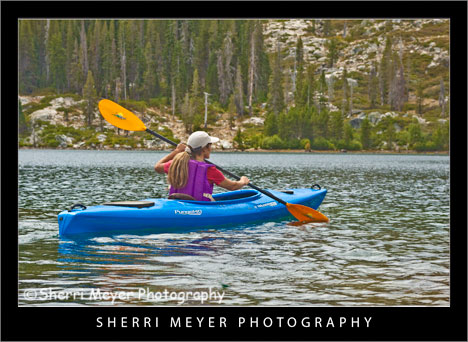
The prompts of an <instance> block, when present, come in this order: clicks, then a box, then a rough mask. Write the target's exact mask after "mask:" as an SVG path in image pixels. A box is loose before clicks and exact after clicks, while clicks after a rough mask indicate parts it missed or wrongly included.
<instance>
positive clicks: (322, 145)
mask: <svg viewBox="0 0 468 342" xmlns="http://www.w3.org/2000/svg"><path fill="white" fill-rule="evenodd" d="M312 149H314V150H334V149H335V146H334V145H333V144H332V143H331V142H329V141H328V140H327V139H325V138H323V137H318V138H316V139H314V141H313V142H312Z"/></svg>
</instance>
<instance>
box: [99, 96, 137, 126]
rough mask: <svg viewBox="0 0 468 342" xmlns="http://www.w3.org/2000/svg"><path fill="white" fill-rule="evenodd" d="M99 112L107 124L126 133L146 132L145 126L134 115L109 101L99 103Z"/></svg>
mask: <svg viewBox="0 0 468 342" xmlns="http://www.w3.org/2000/svg"><path fill="white" fill-rule="evenodd" d="M99 111H100V112H101V114H102V116H103V117H104V119H106V121H107V122H108V123H110V124H111V125H113V126H115V127H118V128H120V129H124V130H126V131H146V126H145V124H144V123H143V121H141V120H140V119H139V118H138V117H137V116H136V115H135V114H133V113H132V112H130V111H129V110H128V109H125V108H124V107H122V106H121V105H119V104H117V103H115V102H112V101H111V100H106V99H104V100H101V101H99Z"/></svg>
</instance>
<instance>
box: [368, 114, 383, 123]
mask: <svg viewBox="0 0 468 342" xmlns="http://www.w3.org/2000/svg"><path fill="white" fill-rule="evenodd" d="M368 118H369V121H370V122H371V124H373V125H376V124H378V123H379V122H380V120H382V114H380V113H379V112H372V113H370V114H369V115H368Z"/></svg>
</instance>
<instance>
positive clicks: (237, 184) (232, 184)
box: [218, 176, 250, 190]
mask: <svg viewBox="0 0 468 342" xmlns="http://www.w3.org/2000/svg"><path fill="white" fill-rule="evenodd" d="M249 182H250V180H249V179H248V178H247V177H245V176H242V177H241V179H240V180H238V181H232V180H230V179H227V178H224V180H223V181H222V182H221V183H219V184H218V185H219V186H220V187H222V188H224V189H226V190H239V189H242V188H243V187H244V186H245V185H247V184H249Z"/></svg>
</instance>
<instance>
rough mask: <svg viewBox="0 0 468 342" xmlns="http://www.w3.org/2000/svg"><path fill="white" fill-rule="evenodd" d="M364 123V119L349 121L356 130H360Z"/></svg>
mask: <svg viewBox="0 0 468 342" xmlns="http://www.w3.org/2000/svg"><path fill="white" fill-rule="evenodd" d="M362 121H363V119H361V118H354V119H351V120H349V124H350V125H351V127H353V128H354V129H359V128H360V127H361V123H362Z"/></svg>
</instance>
